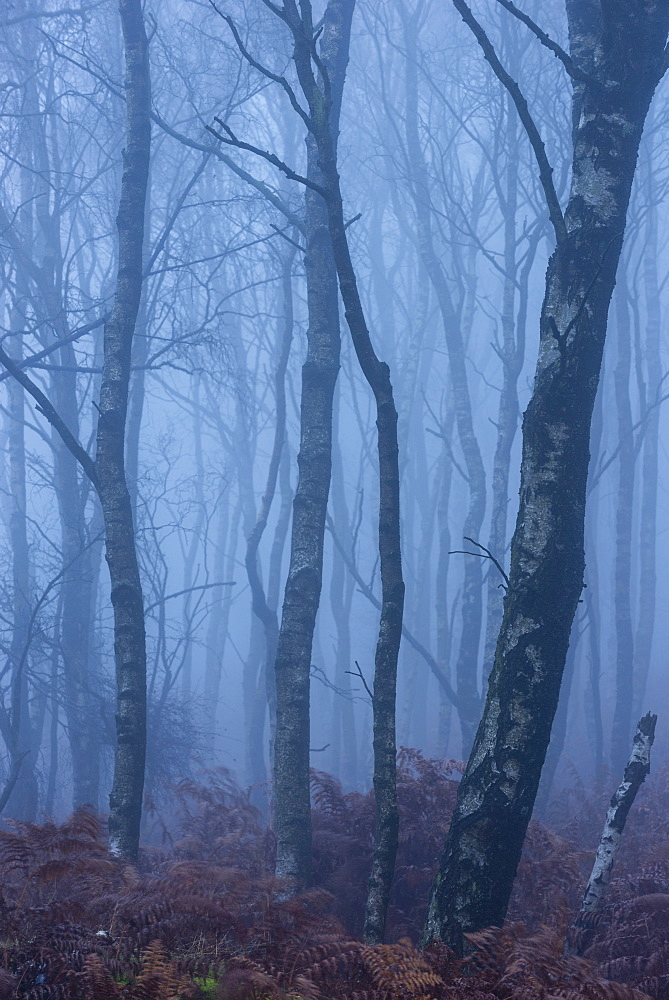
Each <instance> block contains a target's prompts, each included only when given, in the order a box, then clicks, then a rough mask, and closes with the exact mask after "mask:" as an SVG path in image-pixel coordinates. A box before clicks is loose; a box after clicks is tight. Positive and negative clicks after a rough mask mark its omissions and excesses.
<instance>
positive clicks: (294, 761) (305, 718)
mask: <svg viewBox="0 0 669 1000" xmlns="http://www.w3.org/2000/svg"><path fill="white" fill-rule="evenodd" d="M346 41H348V39H346ZM321 58H322V59H323V61H324V64H325V65H326V66H327V70H328V73H329V75H330V80H331V86H332V92H333V98H334V99H333V104H332V108H331V111H330V115H329V127H330V128H331V129H332V134H333V135H337V134H338V130H339V109H340V105H341V93H342V90H343V86H344V74H345V71H346V64H347V58H348V57H347V56H345V58H344V59H343V60H340V59H339V49H338V45H337V41H336V40H335V42H334V46H333V40H332V27H331V23H330V22H329V21H328V20H327V19H326V26H325V28H324V31H323V38H322V42H321ZM306 144H307V177H308V178H309V179H310V180H311V181H313V182H314V183H317V184H318V183H321V182H322V173H321V166H320V164H319V161H318V150H317V148H316V143H315V139H314V136H313V135H312V134H311V133H310V134H309V135H308V136H307V143H306ZM327 225H328V218H327V210H326V207H325V203H324V201H323V198H322V197H321V195H320V194H318V193H317V192H316V191H314V190H312V189H310V188H307V190H306V194H305V222H304V234H305V239H306V252H305V255H304V266H305V272H306V279H307V306H308V313H309V328H308V331H307V357H306V360H305V362H304V365H303V367H302V394H301V399H300V451H299V454H298V457H297V464H298V480H297V487H296V490H295V496H294V499H293V524H292V532H291V551H290V563H289V568H288V577H287V580H286V588H285V593H284V600H283V609H282V614H281V627H280V631H279V641H278V646H277V654H276V660H275V677H276V742H275V750H274V793H275V828H276V835H277V856H276V874H277V875H279V876H280V877H282V878H285V879H289V880H290V881H291V883H292V884H293V885H295V886H297V887H302V886H306V885H309V883H310V881H311V797H310V786H309V744H310V719H309V687H310V672H311V651H312V644H313V637H314V628H315V625H316V614H317V612H318V606H319V603H320V595H321V587H322V582H323V537H324V533H325V517H326V513H327V503H328V496H329V492H330V477H331V471H332V408H333V397H334V390H335V384H336V381H337V376H338V374H339V356H340V349H341V343H340V332H339V301H338V296H337V273H336V270H335V265H334V262H333V258H332V248H331V246H330V240H329V238H328V228H327Z"/></svg>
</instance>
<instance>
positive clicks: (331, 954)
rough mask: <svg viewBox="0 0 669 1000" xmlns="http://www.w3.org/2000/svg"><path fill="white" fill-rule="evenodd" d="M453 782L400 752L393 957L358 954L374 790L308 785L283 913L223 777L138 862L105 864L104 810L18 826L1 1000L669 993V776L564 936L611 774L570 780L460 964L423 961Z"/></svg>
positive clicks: (161, 828) (429, 953) (432, 954)
mask: <svg viewBox="0 0 669 1000" xmlns="http://www.w3.org/2000/svg"><path fill="white" fill-rule="evenodd" d="M461 770H462V765H461V764H460V763H458V762H455V761H437V760H429V759H426V758H425V757H423V756H422V755H421V754H420V753H419V752H418V751H415V750H408V749H403V750H401V751H400V753H399V756H398V794H399V808H400V819H401V828H400V849H399V855H398V863H397V869H396V877H395V883H394V887H393V894H392V899H391V906H390V909H389V914H388V927H387V935H386V939H387V941H388V942H390V943H387V944H382V945H374V946H366V945H364V944H363V943H362V942H361V932H362V918H363V913H364V906H365V893H366V882H367V876H368V873H369V869H370V865H371V857H372V852H373V847H374V832H373V824H374V803H373V796H372V794H371V793H370V794H367V795H363V794H360V793H358V792H349V793H346V794H345V793H344V792H343V791H342V789H341V786H340V784H339V783H338V782H337V781H336V780H335V779H334V778H332V777H331V776H330V775H328V774H325V773H323V772H320V771H313V772H312V802H313V826H314V847H313V852H314V853H313V861H314V866H313V869H314V879H313V886H312V888H311V889H310V890H308V891H306V892H304V893H302V894H301V895H299V896H296V897H292V898H290V899H286V898H285V894H283V895H282V885H281V882H280V881H279V880H277V879H276V878H275V877H274V876H273V874H272V871H273V861H274V858H273V854H274V840H273V835H272V832H271V830H270V829H269V828H268V827H267V824H266V823H265V821H264V819H263V817H262V815H261V814H260V812H259V811H258V810H257V809H256V808H255V807H254V806H253V805H252V804H251V803H250V800H249V795H248V794H246V793H245V792H243V791H242V790H241V789H240V788H239V787H238V786H237V785H236V784H235V783H234V781H233V780H232V778H231V777H230V775H229V774H228V773H227V772H225V771H223V770H221V771H211V772H209V773H207V774H205V775H203V777H202V780H201V781H200V782H196V781H191V780H189V781H184V782H182V783H181V784H180V785H179V786H178V787H177V788H176V789H175V800H176V804H177V805H178V808H177V809H176V811H175V814H176V815H177V816H178V820H175V825H174V827H173V828H169V829H168V827H167V826H166V825H165V824H164V822H163V820H162V818H161V816H160V815H159V814H157V813H154V815H153V817H152V820H153V839H154V840H161V841H162V843H161V845H160V846H155V845H147V846H145V847H144V848H143V849H142V851H141V855H140V861H139V865H138V866H137V867H134V866H129V865H127V864H125V863H123V862H119V861H117V860H115V859H113V858H111V856H110V855H109V853H108V850H107V843H106V832H105V824H104V822H103V819H102V818H101V817H98V816H97V815H95V814H94V813H93V812H92V811H89V810H86V809H82V810H79V811H78V812H76V813H75V814H74V815H73V816H72V817H71V818H70V819H69V820H67V821H66V822H64V823H63V824H61V825H57V824H54V823H45V824H42V825H36V824H29V823H19V822H13V823H10V824H9V826H8V828H6V829H4V830H3V831H1V832H0V863H1V864H2V868H3V871H4V873H5V874H4V878H3V884H2V894H1V895H0V908H1V910H0V922H1V923H0V926H1V927H2V932H1V933H2V939H1V940H2V951H1V956H2V969H0V1000H10V998H14V997H20V998H25V1000H52V998H53V1000H56V998H62V1000H69V998H71V1000H120V998H121V997H127V998H129V1000H168V998H177V997H181V998H184V1000H195V998H200V997H212V998H217V1000H284V998H304V1000H330V998H332V1000H334V998H337V1000H339V998H341V1000H344V998H345V1000H400V998H402V1000H432V998H435V1000H437V998H445V1000H446V998H448V1000H459V998H471V1000H486V998H490V1000H492V998H496V1000H530V998H532V1000H535V998H536V1000H539V998H543V1000H551V998H556V1000H557V998H560V1000H572V998H573V1000H576V998H580V997H583V998H586V997H587V998H599V1000H642V998H643V996H644V995H645V996H649V997H652V998H654V1000H665V998H669V940H668V939H669V845H668V843H667V837H666V810H667V803H668V802H669V767H667V766H666V765H665V766H663V767H662V768H658V769H657V770H656V771H655V773H653V775H652V777H651V779H650V780H649V781H648V783H647V785H646V787H644V789H643V790H642V792H641V794H640V795H639V798H638V799H637V802H636V803H635V806H634V807H633V810H632V813H631V814H630V819H629V822H628V824H627V827H626V829H625V834H624V838H623V847H622V850H621V852H620V855H619V858H618V861H617V864H616V868H615V870H614V877H613V881H612V883H611V886H610V891H609V895H608V896H607V902H606V905H605V908H604V909H603V911H602V912H600V913H599V914H598V915H597V917H596V918H595V919H593V920H592V922H591V923H592V926H587V927H585V928H583V927H581V928H580V929H578V930H575V929H574V928H573V926H572V925H573V921H574V917H575V915H576V913H577V910H578V905H579V903H580V898H581V895H582V893H583V888H584V886H585V883H586V880H587V875H588V873H589V870H590V867H591V865H592V857H593V853H594V849H595V847H596V846H597V843H598V841H599V836H600V832H601V827H602V819H603V816H604V812H605V808H606V801H607V798H608V797H609V795H610V792H611V790H612V780H611V777H610V776H607V777H606V778H602V779H601V781H600V782H599V784H598V785H595V786H593V787H589V788H588V789H587V790H586V789H585V787H584V786H583V785H582V784H581V783H580V782H579V780H578V777H577V775H576V773H574V776H573V782H572V785H571V787H570V788H569V789H568V790H566V791H563V792H562V793H561V794H560V795H559V796H558V797H556V798H555V799H554V800H553V803H552V805H551V807H550V809H549V811H548V815H547V816H546V819H545V821H544V822H540V821H538V820H533V821H532V823H531V825H530V829H529V832H528V836H527V839H526V843H525V849H524V853H523V858H522V861H521V865H520V868H519V870H518V875H517V877H516V882H515V887H514V893H513V898H512V902H511V906H510V909H509V915H508V920H507V923H506V924H505V926H504V927H503V928H502V929H499V928H491V929H488V930H483V931H481V932H479V933H477V934H474V935H470V936H469V939H470V945H471V948H472V949H473V950H472V952H471V953H470V954H469V955H468V956H467V957H466V958H465V959H464V960H459V959H457V958H456V957H455V956H454V955H453V953H451V952H450V951H449V949H448V948H446V947H445V946H443V945H432V946H430V947H428V948H427V949H425V950H420V948H419V941H420V934H421V929H422V925H423V919H424V912H425V906H426V903H427V899H428V894H429V889H430V885H431V884H432V881H433V878H434V874H435V869H436V863H435V859H437V858H438V857H439V851H440V849H441V846H442V844H443V842H444V837H445V834H446V832H447V828H448V824H449V819H450V814H451V811H452V809H453V807H454V805H455V798H456V794H457V785H458V778H459V774H460V772H461ZM173 804H174V802H173ZM3 970H4V971H3Z"/></svg>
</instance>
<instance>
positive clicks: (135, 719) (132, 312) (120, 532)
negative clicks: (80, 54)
mask: <svg viewBox="0 0 669 1000" xmlns="http://www.w3.org/2000/svg"><path fill="white" fill-rule="evenodd" d="M119 11H120V15H121V25H122V28H123V39H124V43H125V60H126V71H125V98H126V148H125V151H124V154H123V177H122V181H121V196H120V201H119V209H118V216H117V220H116V224H117V228H118V237H119V255H118V273H117V278H116V290H115V295H114V305H113V307H112V312H111V315H110V318H109V320H108V322H107V323H106V324H105V330H104V360H103V366H102V383H101V386H100V403H99V419H98V431H97V452H96V458H95V474H96V486H97V491H98V495H99V497H100V503H101V504H102V511H103V516H104V524H105V557H106V560H107V565H108V567H109V576H110V581H111V600H112V606H113V609H114V653H115V659H116V739H117V746H116V754H115V758H114V779H113V783H112V790H111V794H110V796H109V847H110V851H111V853H112V854H115V855H116V856H118V857H121V858H129V859H135V858H136V857H137V852H138V849H139V828H140V822H141V816H142V795H143V789H144V769H145V764H146V635H145V628H144V602H143V597H142V585H141V581H140V577H139V567H138V564H137V551H136V548H135V531H134V523H133V512H132V506H131V503H130V494H129V492H128V487H127V484H126V479H125V455H124V449H125V423H126V416H127V410H128V386H129V382H130V360H131V355H132V342H133V334H134V330H135V322H136V320H137V314H138V311H139V302H140V297H141V291H142V247H143V243H144V213H145V204H146V192H147V185H148V176H149V154H150V146H151V119H150V114H151V91H150V76H149V51H148V41H147V37H146V30H145V26H144V17H143V14H142V7H141V3H140V0H119Z"/></svg>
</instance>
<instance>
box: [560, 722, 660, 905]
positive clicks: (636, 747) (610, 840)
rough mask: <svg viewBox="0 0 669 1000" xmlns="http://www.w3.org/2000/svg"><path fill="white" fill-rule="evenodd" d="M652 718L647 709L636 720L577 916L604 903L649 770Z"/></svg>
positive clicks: (653, 732)
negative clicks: (628, 750)
mask: <svg viewBox="0 0 669 1000" xmlns="http://www.w3.org/2000/svg"><path fill="white" fill-rule="evenodd" d="M656 722H657V716H656V715H651V714H650V712H649V713H648V714H647V715H644V717H643V718H642V719H639V722H638V723H637V728H636V733H635V734H634V741H633V746H632V755H631V757H630V759H629V761H628V762H627V766H626V767H625V773H624V775H623V780H622V782H621V784H620V785H618V788H617V789H616V791H615V792H614V794H613V796H612V797H611V802H610V804H609V809H608V812H607V814H606V821H605V823H604V830H603V831H602V836H601V839H600V841H599V846H598V847H597V854H596V856H595V863H594V865H593V866H592V872H591V873H590V878H589V879H588V884H587V886H586V889H585V892H584V894H583V901H582V903H581V910H580V913H579V917H582V916H583V915H584V914H586V913H596V912H597V911H598V910H601V908H602V905H603V903H604V894H605V893H606V889H607V886H608V884H609V882H610V880H611V872H612V871H613V866H614V864H615V860H616V856H617V854H618V850H619V848H620V839H621V837H622V833H623V830H624V828H625V823H626V822H627V816H628V814H629V811H630V809H631V808H632V804H633V803H634V800H635V798H636V796H637V792H638V791H639V789H640V788H641V786H642V784H643V783H644V781H645V779H646V775H647V774H649V773H650V751H651V748H652V746H653V742H654V740H655V723H656Z"/></svg>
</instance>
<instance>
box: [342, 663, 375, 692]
mask: <svg viewBox="0 0 669 1000" xmlns="http://www.w3.org/2000/svg"><path fill="white" fill-rule="evenodd" d="M353 662H354V663H355V666H356V669H355V670H347V671H345V672H346V673H347V674H351V676H352V677H359V678H360V680H361V681H362V683H363V684H364V686H365V691H366V692H367V694H368V695H369V700H370V701H372V702H373V701H374V695H373V694H372V692H371V691H370V689H369V684H368V683H367V680H366V679H365V675H364V674H363V672H362V670H361V669H360V664H359V663H358V661H357V660H354V661H353Z"/></svg>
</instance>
